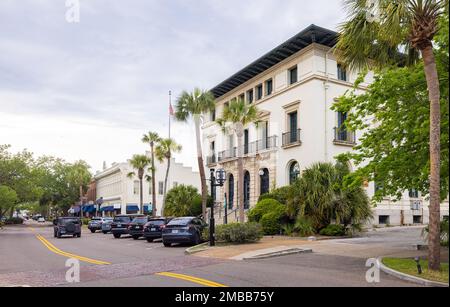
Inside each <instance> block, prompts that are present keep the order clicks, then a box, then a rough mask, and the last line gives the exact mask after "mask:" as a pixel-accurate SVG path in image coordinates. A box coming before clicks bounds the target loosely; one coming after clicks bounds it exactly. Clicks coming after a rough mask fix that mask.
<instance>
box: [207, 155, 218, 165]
mask: <svg viewBox="0 0 450 307" xmlns="http://www.w3.org/2000/svg"><path fill="white" fill-rule="evenodd" d="M206 163H207V164H208V165H213V164H216V163H217V157H216V155H211V156H209V157H207V158H206Z"/></svg>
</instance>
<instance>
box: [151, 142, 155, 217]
mask: <svg viewBox="0 0 450 307" xmlns="http://www.w3.org/2000/svg"><path fill="white" fill-rule="evenodd" d="M150 146H151V148H152V216H153V217H156V178H155V173H156V172H155V143H153V142H152V144H151V145H150Z"/></svg>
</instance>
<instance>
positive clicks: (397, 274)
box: [377, 257, 449, 288]
mask: <svg viewBox="0 0 450 307" xmlns="http://www.w3.org/2000/svg"><path fill="white" fill-rule="evenodd" d="M377 265H378V267H379V268H380V270H381V271H383V272H384V273H386V274H388V275H391V276H394V277H397V278H399V279H402V280H405V281H409V282H412V283H415V284H419V285H422V286H426V287H440V288H448V287H449V284H446V283H442V282H437V281H431V280H427V279H423V278H419V277H415V276H412V275H408V274H405V273H401V272H399V271H396V270H393V269H391V268H388V267H387V266H385V265H384V264H383V257H380V258H378V259H377Z"/></svg>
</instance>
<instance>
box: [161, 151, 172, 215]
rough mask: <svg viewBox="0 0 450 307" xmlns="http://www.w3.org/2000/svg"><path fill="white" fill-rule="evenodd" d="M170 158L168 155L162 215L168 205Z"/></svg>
mask: <svg viewBox="0 0 450 307" xmlns="http://www.w3.org/2000/svg"><path fill="white" fill-rule="evenodd" d="M170 160H171V157H168V158H167V169H166V178H165V179H164V195H163V205H162V208H161V215H162V216H164V209H165V207H166V195H167V182H168V180H169V171H170Z"/></svg>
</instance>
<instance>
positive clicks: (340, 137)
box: [334, 127, 356, 145]
mask: <svg viewBox="0 0 450 307" xmlns="http://www.w3.org/2000/svg"><path fill="white" fill-rule="evenodd" d="M334 142H335V143H338V144H349V145H354V144H356V134H355V132H353V131H349V130H347V129H346V128H345V127H335V128H334Z"/></svg>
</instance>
